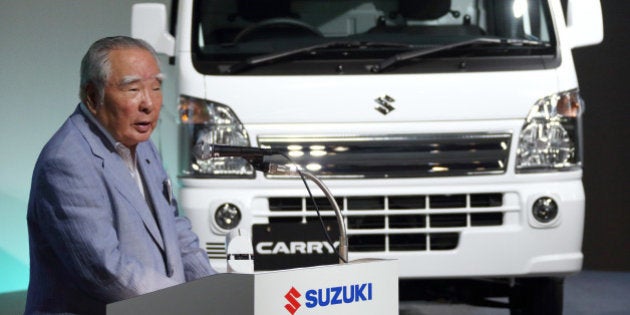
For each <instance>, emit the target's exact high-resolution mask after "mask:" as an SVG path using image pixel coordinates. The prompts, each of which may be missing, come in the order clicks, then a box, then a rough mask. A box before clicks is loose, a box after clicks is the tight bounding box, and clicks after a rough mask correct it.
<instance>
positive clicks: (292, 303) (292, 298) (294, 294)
mask: <svg viewBox="0 0 630 315" xmlns="http://www.w3.org/2000/svg"><path fill="white" fill-rule="evenodd" d="M300 296H302V294H300V292H298V290H296V289H295V288H294V287H291V290H289V292H287V294H285V295H284V298H285V299H287V302H289V304H286V305H285V306H284V308H286V309H287V311H289V313H291V315H293V314H295V312H296V311H297V310H298V308H300V306H302V304H300V302H298V300H297V298H299V297H300Z"/></svg>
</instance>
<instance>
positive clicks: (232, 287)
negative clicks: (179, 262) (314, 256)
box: [107, 259, 398, 315]
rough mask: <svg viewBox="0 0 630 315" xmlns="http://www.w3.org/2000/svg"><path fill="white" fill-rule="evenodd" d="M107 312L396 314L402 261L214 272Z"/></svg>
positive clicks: (116, 314)
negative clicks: (259, 270)
mask: <svg viewBox="0 0 630 315" xmlns="http://www.w3.org/2000/svg"><path fill="white" fill-rule="evenodd" d="M107 314H108V315H122V314H134V315H135V314H176V315H185V314H230V315H247V314H255V315H271V314H273V315H283V314H285V315H306V314H378V315H382V314H398V263H397V261H395V260H376V259H365V260H359V261H353V262H350V263H348V264H339V265H325V266H317V267H307V268H296V269H289V270H279V271H268V272H256V273H253V274H233V273H230V274H216V275H212V276H209V277H206V278H203V279H198V280H195V281H191V282H187V283H184V284H180V285H177V286H174V287H170V288H166V289H163V290H159V291H155V292H152V293H148V294H145V295H141V296H138V297H135V298H131V299H128V300H124V301H119V302H115V303H111V304H108V305H107Z"/></svg>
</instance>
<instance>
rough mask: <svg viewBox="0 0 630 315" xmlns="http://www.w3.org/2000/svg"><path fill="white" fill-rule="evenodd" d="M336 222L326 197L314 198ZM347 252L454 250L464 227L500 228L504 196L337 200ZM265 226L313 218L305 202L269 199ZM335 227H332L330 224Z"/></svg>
mask: <svg viewBox="0 0 630 315" xmlns="http://www.w3.org/2000/svg"><path fill="white" fill-rule="evenodd" d="M315 200H316V203H317V205H318V208H319V210H320V212H321V213H322V216H323V217H324V219H325V220H335V216H334V212H333V211H332V206H331V205H330V203H329V202H328V200H327V199H326V198H323V197H320V198H315ZM336 201H337V204H338V205H339V207H340V208H342V214H343V216H344V218H345V220H346V227H347V230H348V231H347V232H348V243H349V251H350V252H388V251H389V252H394V251H438V250H453V249H455V248H457V245H458V243H459V235H460V232H461V231H463V230H465V229H471V228H476V227H486V226H501V225H503V217H504V209H503V208H502V206H503V194H501V193H483V194H456V195H405V196H361V197H352V196H348V197H338V198H337V199H336ZM268 202H269V213H268V220H269V223H278V222H295V223H299V222H309V221H311V220H318V218H317V214H316V212H315V211H314V210H315V207H314V206H313V204H312V201H311V200H310V198H302V197H273V198H268ZM334 226H336V225H334Z"/></svg>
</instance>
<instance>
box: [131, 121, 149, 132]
mask: <svg viewBox="0 0 630 315" xmlns="http://www.w3.org/2000/svg"><path fill="white" fill-rule="evenodd" d="M134 126H135V127H136V130H137V131H138V132H148V131H150V130H151V122H149V121H140V122H137V123H135V124H134Z"/></svg>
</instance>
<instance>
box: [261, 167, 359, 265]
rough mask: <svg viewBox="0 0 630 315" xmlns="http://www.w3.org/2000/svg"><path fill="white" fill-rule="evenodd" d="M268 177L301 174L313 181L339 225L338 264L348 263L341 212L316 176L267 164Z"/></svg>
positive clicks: (346, 239)
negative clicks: (327, 202)
mask: <svg viewBox="0 0 630 315" xmlns="http://www.w3.org/2000/svg"><path fill="white" fill-rule="evenodd" d="M267 173H268V174H270V175H294V176H295V175H298V176H299V175H300V174H302V175H303V176H304V177H307V178H308V179H310V180H311V181H313V182H314V183H315V184H316V185H317V186H318V187H319V189H320V190H321V191H322V192H323V193H324V195H325V196H326V198H327V199H328V201H329V202H330V204H331V205H332V206H333V209H334V210H335V216H336V217H337V224H338V225H339V263H340V264H342V263H347V262H348V237H347V236H346V224H345V223H344V220H343V216H342V215H341V210H340V209H339V205H338V204H337V201H336V200H335V198H334V196H333V194H332V193H331V192H330V190H329V189H328V187H327V186H326V185H324V182H322V181H321V180H320V179H319V178H317V176H315V175H313V174H312V173H310V172H308V171H303V170H302V171H297V170H293V169H291V168H290V167H288V166H286V165H278V164H273V163H272V164H269V168H268V171H267Z"/></svg>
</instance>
